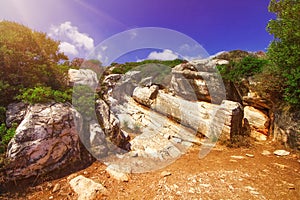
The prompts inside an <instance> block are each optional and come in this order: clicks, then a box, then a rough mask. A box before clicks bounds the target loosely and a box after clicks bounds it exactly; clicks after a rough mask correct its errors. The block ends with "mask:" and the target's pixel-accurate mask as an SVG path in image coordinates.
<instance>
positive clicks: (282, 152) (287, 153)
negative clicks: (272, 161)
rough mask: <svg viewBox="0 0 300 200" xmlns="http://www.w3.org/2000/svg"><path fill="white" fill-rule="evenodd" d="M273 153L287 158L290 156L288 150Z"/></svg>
mask: <svg viewBox="0 0 300 200" xmlns="http://www.w3.org/2000/svg"><path fill="white" fill-rule="evenodd" d="M273 153H274V155H276V156H287V155H290V152H288V151H286V150H276V151H274V152H273Z"/></svg>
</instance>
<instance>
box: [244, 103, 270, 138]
mask: <svg viewBox="0 0 300 200" xmlns="http://www.w3.org/2000/svg"><path fill="white" fill-rule="evenodd" d="M244 118H245V119H246V120H247V121H248V122H249V125H250V130H251V132H250V135H251V137H253V138H255V139H257V140H267V136H268V132H269V126H270V123H269V122H270V120H269V117H268V116H267V115H266V114H265V113H263V112H262V111H260V110H258V109H256V108H254V107H251V106H246V107H245V108H244Z"/></svg>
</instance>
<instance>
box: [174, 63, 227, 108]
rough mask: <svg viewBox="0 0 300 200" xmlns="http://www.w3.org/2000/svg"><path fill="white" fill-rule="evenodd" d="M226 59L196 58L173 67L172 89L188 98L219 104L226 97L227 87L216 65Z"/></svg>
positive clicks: (176, 93) (178, 94)
mask: <svg viewBox="0 0 300 200" xmlns="http://www.w3.org/2000/svg"><path fill="white" fill-rule="evenodd" d="M227 62H228V61H226V60H211V59H204V60H195V61H191V62H189V63H183V64H180V65H178V66H176V67H174V68H173V69H172V78H171V83H170V90H171V91H173V92H174V93H175V95H177V96H180V97H182V98H184V99H187V100H192V101H195V100H198V101H207V102H212V103H216V104H219V103H221V101H222V100H223V99H225V95H226V94H225V92H226V91H225V87H224V85H223V81H222V79H221V77H220V75H219V74H218V73H217V71H216V65H217V64H220V63H221V64H222V63H227Z"/></svg>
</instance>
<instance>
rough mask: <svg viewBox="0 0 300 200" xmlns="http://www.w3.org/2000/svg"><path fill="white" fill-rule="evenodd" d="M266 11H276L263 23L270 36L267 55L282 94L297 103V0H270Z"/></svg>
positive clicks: (299, 72)
mask: <svg viewBox="0 0 300 200" xmlns="http://www.w3.org/2000/svg"><path fill="white" fill-rule="evenodd" d="M269 11H270V12H273V13H275V14H276V15H277V18H276V19H274V20H271V21H270V22H269V24H268V26H267V30H268V32H269V33H270V34H273V36H274V40H273V41H272V43H271V44H270V46H269V48H268V52H267V55H268V57H269V59H270V60H271V61H272V62H273V63H274V64H275V65H276V66H277V67H278V71H279V72H280V74H281V79H280V81H281V83H282V85H283V86H284V90H283V92H284V97H285V100H286V101H287V102H289V103H290V104H292V105H298V106H299V105H300V90H299V88H300V20H299V19H300V1H299V0H279V1H278V0H271V2H270V5H269Z"/></svg>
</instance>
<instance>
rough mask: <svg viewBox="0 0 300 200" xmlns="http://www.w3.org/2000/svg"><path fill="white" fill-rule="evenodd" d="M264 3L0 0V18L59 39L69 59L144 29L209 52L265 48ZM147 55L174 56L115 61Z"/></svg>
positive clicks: (166, 51) (163, 51) (225, 0)
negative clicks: (186, 39) (193, 43)
mask: <svg viewBox="0 0 300 200" xmlns="http://www.w3.org/2000/svg"><path fill="white" fill-rule="evenodd" d="M268 4H269V0H151V1H148V0H0V19H6V20H11V21H16V22H20V23H22V24H24V25H26V26H29V27H30V28H32V29H35V30H38V31H42V32H46V33H47V34H48V35H49V36H50V37H53V38H54V39H57V40H60V41H61V50H62V51H64V52H65V53H66V54H67V55H68V56H69V57H70V58H73V57H86V56H87V55H88V54H89V52H91V51H92V49H93V48H95V47H97V46H98V45H99V44H101V42H103V41H105V40H107V39H108V38H110V37H111V36H113V35H115V34H118V33H121V32H123V31H128V30H131V29H137V28H142V27H161V28H166V29H170V30H174V31H176V32H179V33H182V34H184V35H186V36H187V37H189V38H191V39H193V40H195V41H196V42H197V43H198V44H200V45H202V47H203V48H204V49H205V50H206V51H207V53H208V54H210V55H212V54H215V53H217V52H220V51H228V50H234V49H242V50H247V51H258V50H263V51H265V50H266V48H267V47H268V45H269V43H270V41H271V40H272V36H270V35H269V34H268V33H267V32H266V29H265V28H266V25H267V23H268V21H269V20H270V19H272V18H274V15H272V14H271V13H269V12H268V8H267V7H268ZM118 45H124V44H122V43H119V44H118ZM106 47H107V46H105V48H106ZM105 48H104V47H102V49H105ZM151 53H152V57H155V56H158V57H160V58H161V59H163V58H164V56H166V58H174V55H175V57H176V52H174V51H172V50H170V49H167V48H166V49H164V48H162V49H160V50H159V51H158V50H157V51H156V53H155V49H148V50H144V51H135V52H131V53H129V54H128V55H127V57H126V56H125V57H124V56H123V58H120V59H119V61H126V59H127V60H132V61H134V60H139V59H146V58H150V57H151V55H150V54H151ZM172 56H173V57H172ZM187 56H188V55H187Z"/></svg>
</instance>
